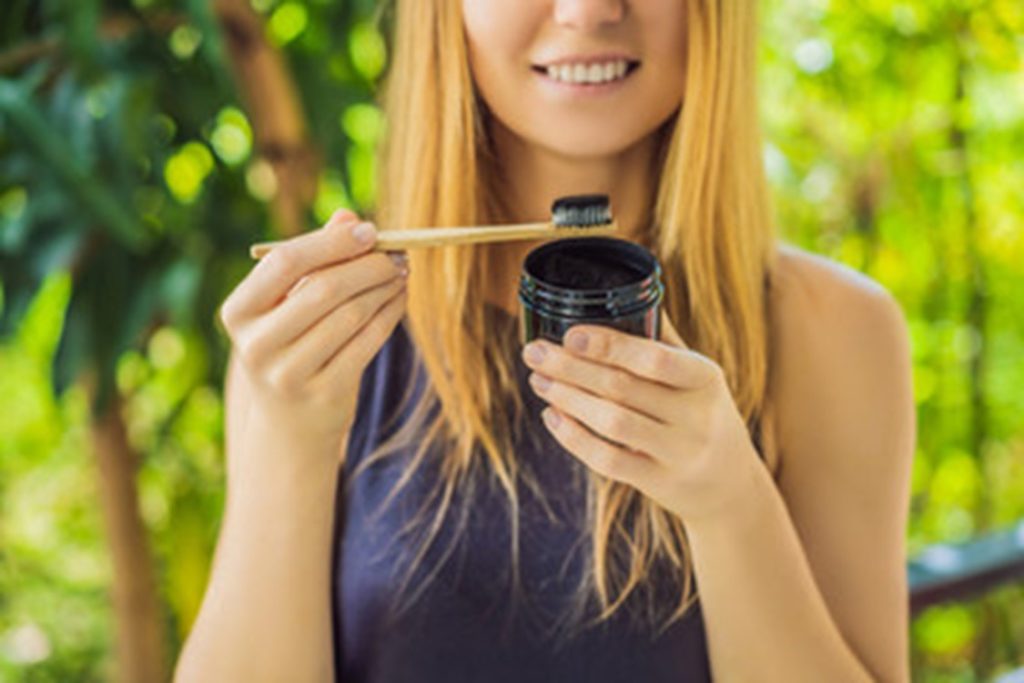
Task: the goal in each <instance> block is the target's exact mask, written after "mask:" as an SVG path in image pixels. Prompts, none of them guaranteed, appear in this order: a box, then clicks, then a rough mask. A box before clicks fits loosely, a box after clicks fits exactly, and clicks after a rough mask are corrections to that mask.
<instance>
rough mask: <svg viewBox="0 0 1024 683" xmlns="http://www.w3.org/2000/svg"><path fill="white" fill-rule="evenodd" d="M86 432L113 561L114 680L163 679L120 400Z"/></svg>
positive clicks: (133, 457)
mask: <svg viewBox="0 0 1024 683" xmlns="http://www.w3.org/2000/svg"><path fill="white" fill-rule="evenodd" d="M91 429H92V441H93V451H94V453H95V456H96V464H97V475H98V481H99V493H100V501H101V503H102V507H103V521H104V526H105V528H106V533H107V543H108V545H109V548H110V557H111V561H112V563H113V602H114V617H115V623H116V633H117V644H116V648H117V680H118V681H120V683H155V682H159V681H164V680H166V676H167V673H166V671H167V669H166V658H165V652H164V643H165V641H164V619H163V613H162V610H161V605H160V600H159V593H158V590H157V581H156V571H155V568H154V566H153V558H152V557H151V556H150V554H149V545H148V542H147V538H146V529H145V525H144V524H143V521H142V515H141V513H140V510H139V496H138V489H137V487H136V484H135V475H136V472H137V470H138V463H139V456H138V454H137V453H136V452H135V451H134V449H132V447H131V445H130V444H129V443H128V435H127V432H126V430H125V424H124V420H123V418H122V417H121V397H120V396H117V397H115V398H114V399H112V400H111V401H110V402H109V405H108V407H107V408H106V411H105V412H104V413H103V414H102V415H100V416H98V417H94V419H93V423H92V425H91Z"/></svg>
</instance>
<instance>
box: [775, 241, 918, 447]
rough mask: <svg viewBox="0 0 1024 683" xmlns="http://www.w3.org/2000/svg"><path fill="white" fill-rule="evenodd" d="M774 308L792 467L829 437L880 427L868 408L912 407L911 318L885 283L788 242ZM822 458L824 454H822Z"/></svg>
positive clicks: (778, 377) (782, 434) (783, 442)
mask: <svg viewBox="0 0 1024 683" xmlns="http://www.w3.org/2000/svg"><path fill="white" fill-rule="evenodd" d="M769 310H770V314H769V318H770V327H771V330H770V333H771V342H772V350H771V373H772V379H771V384H772V387H771V392H772V399H773V400H774V401H775V405H776V408H777V415H776V420H777V429H778V438H779V447H780V451H781V457H782V459H783V462H784V464H785V461H786V460H787V459H789V460H792V459H793V458H799V457H801V454H802V453H808V454H809V453H810V452H812V451H814V450H818V449H821V448H824V447H825V446H826V444H823V443H820V440H821V439H822V438H824V436H825V435H826V434H829V433H831V434H832V435H833V437H842V436H843V435H853V434H856V433H857V431H858V430H863V429H877V428H878V425H876V424H866V423H867V422H869V421H871V420H875V419H878V415H877V410H876V409H874V408H872V407H871V406H870V405H868V404H871V403H872V402H873V403H874V404H875V405H876V406H878V407H882V406H884V405H886V401H887V400H889V401H893V400H898V401H900V402H902V403H906V401H907V397H908V394H909V393H911V390H910V385H909V378H910V349H909V346H910V343H909V334H908V331H907V326H906V320H905V318H904V315H903V311H902V309H901V307H900V305H899V303H898V302H897V301H896V299H895V298H894V297H893V296H892V294H890V292H889V291H888V290H887V289H886V288H885V287H883V286H882V285H881V284H880V283H878V282H876V281H875V280H873V279H872V278H870V277H869V276H867V275H865V274H864V273H861V272H859V271H857V270H855V269H853V268H850V267H849V266H846V265H844V264H842V263H839V262H837V261H834V260H831V259H829V258H827V257H824V256H820V255H817V254H813V253H811V252H808V251H806V250H803V249H801V248H799V247H796V246H793V245H790V244H784V243H780V245H779V249H778V256H777V261H776V263H775V266H774V268H773V271H772V289H771V295H770V305H769ZM829 430H831V432H830V431H829ZM832 446H833V447H832V448H831V449H830V450H831V451H832V452H836V449H835V448H834V444H833V445H832ZM808 457H810V456H809V455H808ZM814 457H817V458H820V457H822V456H821V453H820V450H819V452H818V455H816V456H814Z"/></svg>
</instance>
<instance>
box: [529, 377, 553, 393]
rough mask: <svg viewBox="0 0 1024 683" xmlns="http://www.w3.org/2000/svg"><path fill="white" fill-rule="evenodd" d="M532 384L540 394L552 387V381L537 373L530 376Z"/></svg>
mask: <svg viewBox="0 0 1024 683" xmlns="http://www.w3.org/2000/svg"><path fill="white" fill-rule="evenodd" d="M530 382H531V383H532V384H533V388H534V389H536V390H537V391H539V392H544V391H547V390H548V388H550V387H551V380H550V379H548V378H547V377H545V376H544V375H538V374H537V373H533V374H532V375H530Z"/></svg>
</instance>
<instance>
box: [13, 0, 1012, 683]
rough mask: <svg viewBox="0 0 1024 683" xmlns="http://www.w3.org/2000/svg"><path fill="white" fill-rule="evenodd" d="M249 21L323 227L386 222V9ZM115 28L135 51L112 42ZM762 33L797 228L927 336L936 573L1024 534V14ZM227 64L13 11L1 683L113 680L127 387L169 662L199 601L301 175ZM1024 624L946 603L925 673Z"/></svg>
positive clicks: (994, 659)
mask: <svg viewBox="0 0 1024 683" xmlns="http://www.w3.org/2000/svg"><path fill="white" fill-rule="evenodd" d="M251 1H252V5H253V7H255V8H256V9H257V10H259V11H260V12H261V13H262V14H263V16H264V17H265V19H266V31H267V36H268V38H269V39H270V40H271V41H272V42H273V43H274V44H275V45H278V46H280V47H281V48H282V49H283V50H284V52H285V54H286V57H287V60H288V66H289V67H290V71H291V73H292V74H293V75H294V77H295V79H296V82H297V85H298V89H299V92H300V93H301V96H302V100H303V104H304V106H305V109H306V114H307V117H308V120H309V125H310V128H311V134H312V137H313V138H314V140H315V143H316V145H317V147H318V148H319V149H320V150H321V151H322V152H323V155H324V159H325V160H326V163H325V166H324V169H323V171H322V173H321V176H320V178H319V182H318V192H317V197H316V201H315V202H314V205H313V207H312V212H311V215H310V216H309V223H310V225H311V226H312V225H314V224H317V223H322V222H323V221H325V220H326V219H327V217H328V216H329V215H330V214H331V212H333V211H334V210H335V209H337V208H338V207H340V206H347V207H354V208H356V209H358V210H360V211H367V210H369V209H371V208H372V205H373V198H374V196H375V193H376V188H375V187H374V186H373V164H374V158H373V152H374V150H375V148H376V145H377V143H378V141H379V140H380V137H381V135H382V134H383V131H382V125H383V124H382V121H381V117H380V113H379V111H378V110H377V108H376V106H375V105H374V104H373V97H372V93H373V88H374V85H375V83H376V81H377V79H378V78H379V77H380V76H381V74H382V73H383V71H384V70H385V69H386V65H387V46H386V42H385V38H384V36H382V34H381V32H380V30H379V29H378V18H379V17H378V14H379V8H378V7H377V6H376V3H375V2H373V0H360V1H358V2H351V1H346V2H326V1H325V0H251ZM115 17H117V18H119V19H120V20H123V21H124V22H125V23H123V24H119V26H124V25H126V26H128V30H126V31H124V32H119V33H117V35H116V37H111V34H108V33H104V31H106V30H109V29H110V27H111V26H113V25H114V24H112V23H111V21H112V18H115ZM168 17H170V18H171V19H172V21H171V22H170V23H168V21H166V20H167V18H168ZM762 25H763V29H764V34H763V35H764V43H763V53H762V56H763V62H762V63H763V71H762V102H763V114H764V120H765V123H766V132H767V137H768V143H767V145H766V150H765V162H766V167H767V169H768V172H769V177H770V179H771V182H772V185H773V189H774V191H775V198H776V203H777V207H778V216H779V223H780V226H781V227H782V231H783V234H784V236H785V237H786V238H787V239H789V240H791V241H793V242H796V243H798V244H800V245H802V246H804V247H807V248H809V249H812V250H813V251H816V252H819V253H823V254H825V255H828V256H830V257H832V258H835V259H838V260H840V261H842V262H844V263H847V264H849V265H850V266H852V267H854V268H857V269H859V270H862V271H864V272H866V273H867V274H869V275H871V276H872V277H874V278H875V279H877V280H878V281H880V282H882V283H883V284H884V285H885V286H886V287H887V288H888V289H889V290H890V291H891V292H892V293H893V294H894V295H895V296H896V297H897V298H898V299H899V301H900V302H901V304H902V305H903V307H904V310H905V311H906V314H907V317H908V324H909V327H910V332H911V335H912V339H913V347H914V348H913V353H914V377H915V392H916V399H917V404H918V410H919V430H918V436H919V451H918V455H917V459H916V462H915V464H914V472H913V481H912V486H913V501H912V510H911V513H912V515H911V524H910V528H909V529H908V542H909V546H910V549H911V552H912V553H913V552H917V551H918V550H920V549H921V548H922V547H924V546H925V545H927V544H930V543H933V542H936V541H940V540H959V539H965V538H968V537H971V536H972V535H975V534H977V533H980V532H983V531H985V530H988V529H992V528H999V527H1003V526H1006V525H1007V524H1009V523H1010V522H1011V521H1013V520H1016V519H1018V518H1022V517H1024V418H1022V417H1021V415H1024V393H1022V392H1021V391H1020V390H1019V387H1020V386H1024V362H1022V359H1024V326H1022V325H1021V322H1020V321H1022V320H1024V299H1021V297H1019V296H1018V293H1019V292H1021V291H1024V271H1022V269H1021V267H1020V265H1019V264H1020V263H1022V262H1024V231H1022V230H1021V223H1022V217H1024V193H1022V192H1021V191H1020V188H1021V187H1022V186H1024V163H1022V161H1021V159H1024V136H1022V132H1024V87H1022V86H1024V81H1022V80H1021V74H1022V63H1021V56H1022V51H1024V5H1021V3H1020V2H1019V1H1018V0H988V1H987V2H977V1H975V0H939V1H934V0H904V1H902V2H890V1H886V0H875V1H873V2H866V3H853V2H850V1H849V0H831V1H829V0H813V1H809V2H796V1H795V0H765V1H764V3H763V22H762ZM26 46H27V47H30V48H38V49H36V51H35V52H33V53H32V56H31V57H24V58H23V57H19V56H18V55H20V54H27V53H25V52H21V50H23V49H24V48H25V47H26ZM226 54H227V53H226V50H225V46H224V44H223V39H222V38H221V36H220V35H219V33H218V30H217V26H216V22H215V19H214V17H213V15H212V10H211V3H208V2H206V1H205V0H188V1H187V2H178V3H173V2H169V1H167V0H132V1H131V2H129V1H128V0H107V1H105V2H101V1H100V0H75V1H74V2H59V1H57V0H44V1H40V0H9V1H8V2H5V3H4V4H3V6H2V8H0V287H2V289H0V336H2V337H3V339H4V340H5V341H4V343H3V345H2V346H0V368H3V372H0V680H8V679H11V680H31V681H67V680H76V681H79V680H81V681H91V680H96V681H99V680H106V679H107V678H108V677H109V665H110V648H111V645H112V636H111V624H110V620H111V615H110V612H109V599H108V597H107V586H108V584H109V581H110V568H109V559H108V558H107V555H106V551H105V547H106V546H105V542H104V539H103V532H102V528H101V520H100V518H99V514H98V510H97V505H96V496H97V494H96V490H95V483H94V479H95V477H96V474H95V472H94V471H93V465H92V460H91V458H90V457H89V454H90V449H91V446H90V444H89V433H88V424H89V420H90V414H91V412H92V411H95V410H97V409H98V408H99V406H100V405H101V404H102V402H103V401H105V400H106V398H108V397H109V396H111V395H112V394H113V392H115V391H116V392H119V393H120V394H121V395H122V396H123V397H124V398H125V401H126V407H125V415H126V421H127V425H128V429H129V437H130V440H131V442H132V444H133V445H135V446H136V447H137V448H138V449H139V451H140V452H142V453H144V454H145V459H144V462H143V463H142V468H141V471H140V475H139V487H140V496H141V505H142V511H143V516H144V519H145V521H146V524H147V527H148V530H149V533H150V539H151V541H152V543H153V546H154V548H155V552H156V556H157V558H158V565H159V570H160V580H161V586H160V590H161V595H162V597H163V604H164V606H165V612H166V616H167V620H168V624H169V625H170V626H171V627H172V628H171V629H170V634H171V638H172V643H170V645H171V649H172V652H173V651H176V648H177V647H179V646H180V643H181V639H182V638H183V637H184V635H185V633H186V632H187V630H188V628H189V626H190V624H191V622H192V619H193V618H194V616H195V612H196V609H197V607H198V605H199V601H200V599H201V596H202V590H203V587H204V585H205V581H206V576H207V572H208V568H209V561H210V557H211V553H212V545H213V541H214V538H215V534H216V529H217V526H218V524H219V520H220V515H221V509H222V505H223V484H224V472H223V461H222V459H223V454H222V444H223V433H222V429H223V407H222V403H221V390H220V384H221V378H222V376H223V370H224V361H225V354H226V343H225V340H224V338H223V336H222V335H221V334H220V333H219V331H218V329H217V326H216V323H215V319H216V309H217V306H218V305H219V303H220V302H221V301H222V300H223V298H224V296H225V295H226V294H227V292H228V291H230V289H231V288H232V287H233V286H234V284H235V283H237V281H238V280H239V279H241V277H242V276H243V274H244V273H245V272H246V271H247V270H248V268H249V267H250V264H249V262H248V260H247V257H246V250H247V247H248V245H249V244H250V243H252V242H254V241H258V240H261V239H266V238H269V237H271V234H270V226H269V223H268V212H267V202H268V201H269V200H270V198H271V196H272V195H273V192H274V188H275V183H276V181H275V178H274V177H273V172H272V171H271V170H270V167H269V165H268V164H267V162H266V160H264V159H262V158H261V157H260V154H259V150H258V149H257V143H256V140H255V135H254V132H253V129H252V123H251V121H250V120H249V118H248V117H247V115H246V114H245V108H244V105H243V104H242V103H241V102H240V101H239V99H238V96H237V93H236V92H235V91H234V87H233V85H232V81H231V77H230V69H229V68H228V65H227V61H226ZM84 377H95V378H97V379H98V380H99V387H100V388H101V391H100V392H99V393H98V395H97V396H96V397H95V398H96V404H95V405H92V406H90V405H89V400H90V399H89V395H88V394H87V393H86V391H85V390H84V389H83V384H82V382H81V381H80V380H81V379H82V378H84ZM1022 615H1024V591H1022V589H1021V588H1020V587H1019V586H1017V587H1014V586H1010V587H1007V588H1005V589H1002V590H1000V591H997V592H995V593H994V594H993V595H991V596H988V597H986V598H984V599H982V600H979V601H976V602H972V603H969V604H963V605H952V606H942V607H937V608H933V609H931V610H929V611H927V612H925V613H924V614H922V615H921V617H920V618H919V619H917V620H916V621H915V623H914V625H913V630H912V634H911V635H912V640H913V660H914V665H915V675H916V678H918V679H919V680H928V681H940V680H941V681H945V680H949V681H976V680H985V679H986V677H988V676H990V675H992V674H994V673H996V672H997V671H999V670H1000V668H1005V667H1008V666H1009V665H1011V664H1013V663H1016V664H1017V665H1024V660H1022V657H1024V654H1022V652H1021V650H1022V649H1024V617H1022Z"/></svg>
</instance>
